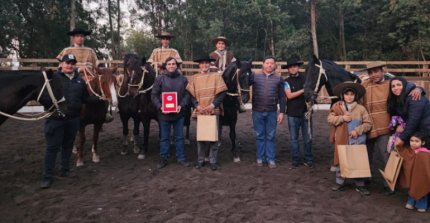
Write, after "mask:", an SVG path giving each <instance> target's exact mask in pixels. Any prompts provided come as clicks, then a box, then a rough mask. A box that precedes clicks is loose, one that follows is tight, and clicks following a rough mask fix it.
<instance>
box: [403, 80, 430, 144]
mask: <svg viewBox="0 0 430 223" xmlns="http://www.w3.org/2000/svg"><path fill="white" fill-rule="evenodd" d="M414 88H415V85H411V84H408V85H407V86H406V92H408V96H407V97H406V101H405V104H404V106H405V108H398V110H397V112H398V114H400V116H401V117H402V118H403V120H405V121H406V127H405V129H404V131H403V132H402V133H401V134H400V136H399V137H400V139H402V140H403V141H405V142H407V141H409V138H410V137H411V135H412V134H414V133H415V132H417V131H421V132H424V133H426V134H429V133H430V102H429V100H428V99H427V98H426V97H425V96H424V95H423V96H421V99H420V100H418V101H414V100H412V97H411V96H409V93H410V92H411V91H412V90H413V89H414Z"/></svg>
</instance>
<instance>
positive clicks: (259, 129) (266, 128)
mask: <svg viewBox="0 0 430 223" xmlns="http://www.w3.org/2000/svg"><path fill="white" fill-rule="evenodd" d="M252 120H253V123H254V130H255V135H256V140H257V160H259V161H265V160H266V161H269V162H270V161H273V162H274V161H275V154H276V144H275V140H276V126H277V124H278V123H277V112H276V111H272V112H256V111H253V112H252Z"/></svg>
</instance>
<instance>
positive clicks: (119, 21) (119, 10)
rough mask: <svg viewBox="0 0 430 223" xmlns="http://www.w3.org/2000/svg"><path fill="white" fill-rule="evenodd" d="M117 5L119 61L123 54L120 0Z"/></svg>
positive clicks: (117, 49)
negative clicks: (121, 53)
mask: <svg viewBox="0 0 430 223" xmlns="http://www.w3.org/2000/svg"><path fill="white" fill-rule="evenodd" d="M116 4H117V10H118V13H117V23H118V24H117V28H116V59H119V58H120V57H121V55H120V52H121V34H120V31H121V30H120V29H121V5H120V0H117V1H116Z"/></svg>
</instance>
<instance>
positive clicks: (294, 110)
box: [281, 58, 314, 169]
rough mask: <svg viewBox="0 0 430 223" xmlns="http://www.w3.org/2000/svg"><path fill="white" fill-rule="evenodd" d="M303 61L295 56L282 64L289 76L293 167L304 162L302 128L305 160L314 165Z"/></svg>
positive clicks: (306, 163) (286, 88)
mask: <svg viewBox="0 0 430 223" xmlns="http://www.w3.org/2000/svg"><path fill="white" fill-rule="evenodd" d="M302 64H303V62H301V61H298V60H297V59H295V58H290V59H288V60H287V65H282V66H281V68H282V69H287V70H288V73H289V77H288V78H287V79H285V87H284V90H285V95H286V97H287V112H286V113H287V116H288V131H289V132H290V141H291V156H292V166H291V169H295V168H297V167H299V165H300V164H301V163H302V162H301V159H300V146H299V133H300V128H301V130H302V136H303V141H304V144H305V145H304V146H305V150H304V162H303V164H304V165H305V166H307V167H310V168H312V167H313V166H314V162H313V155H312V139H311V128H312V125H311V122H310V120H307V119H306V118H305V113H306V111H307V108H306V102H305V96H304V94H303V93H304V85H305V76H304V75H303V74H301V73H299V67H300V65H302Z"/></svg>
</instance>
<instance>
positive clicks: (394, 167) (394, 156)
mask: <svg viewBox="0 0 430 223" xmlns="http://www.w3.org/2000/svg"><path fill="white" fill-rule="evenodd" d="M402 163H403V157H401V156H400V154H399V153H398V152H397V150H393V151H391V153H390V157H389V158H388V161H387V165H386V166H385V169H384V171H382V170H379V172H380V173H381V174H382V177H384V179H385V181H386V182H387V184H388V186H389V187H390V189H391V190H392V191H394V188H395V187H396V182H397V178H398V177H399V173H400V168H401V167H402Z"/></svg>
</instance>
